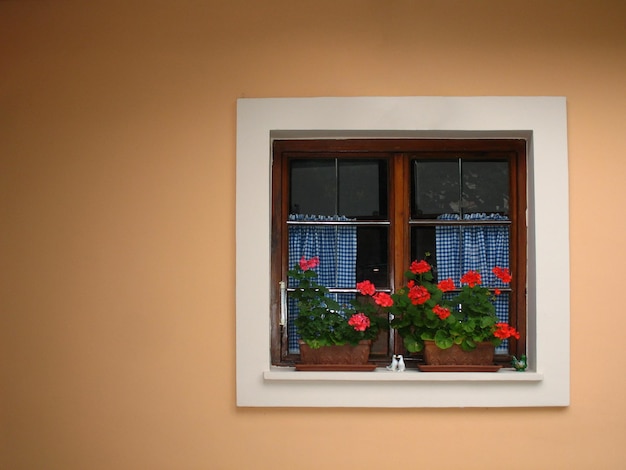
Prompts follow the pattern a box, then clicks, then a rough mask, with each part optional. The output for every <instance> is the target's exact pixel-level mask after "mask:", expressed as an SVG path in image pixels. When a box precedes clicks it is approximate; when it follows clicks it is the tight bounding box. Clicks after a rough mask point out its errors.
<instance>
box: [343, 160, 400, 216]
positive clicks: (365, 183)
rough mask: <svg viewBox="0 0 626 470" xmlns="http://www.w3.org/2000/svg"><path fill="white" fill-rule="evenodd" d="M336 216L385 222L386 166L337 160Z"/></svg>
mask: <svg viewBox="0 0 626 470" xmlns="http://www.w3.org/2000/svg"><path fill="white" fill-rule="evenodd" d="M338 168H339V214H341V215H346V216H348V217H366V218H387V213H388V210H387V162H386V161H385V160H351V159H350V160H339V165H338Z"/></svg>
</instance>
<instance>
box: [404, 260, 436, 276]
mask: <svg viewBox="0 0 626 470" xmlns="http://www.w3.org/2000/svg"><path fill="white" fill-rule="evenodd" d="M409 269H410V270H411V272H412V273H413V274H424V273H427V272H428V271H430V269H431V266H430V264H428V263H427V262H426V261H424V260H422V261H419V262H417V261H413V262H412V263H411V266H410V267H409Z"/></svg>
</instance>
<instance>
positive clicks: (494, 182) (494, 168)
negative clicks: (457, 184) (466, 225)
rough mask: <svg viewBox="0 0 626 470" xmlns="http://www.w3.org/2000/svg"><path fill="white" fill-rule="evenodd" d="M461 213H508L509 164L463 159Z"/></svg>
mask: <svg viewBox="0 0 626 470" xmlns="http://www.w3.org/2000/svg"><path fill="white" fill-rule="evenodd" d="M461 171H462V175H463V176H462V181H463V191H462V198H463V199H462V200H463V207H462V211H463V214H472V213H477V212H485V213H488V214H489V213H499V214H504V215H508V213H509V164H508V162H506V161H488V162H485V161H482V162H481V161H464V162H463V166H462V170H461Z"/></svg>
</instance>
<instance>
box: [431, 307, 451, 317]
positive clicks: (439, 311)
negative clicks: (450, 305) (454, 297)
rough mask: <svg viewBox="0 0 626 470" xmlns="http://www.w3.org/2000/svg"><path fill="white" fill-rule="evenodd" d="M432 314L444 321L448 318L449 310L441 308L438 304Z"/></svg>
mask: <svg viewBox="0 0 626 470" xmlns="http://www.w3.org/2000/svg"><path fill="white" fill-rule="evenodd" d="M433 312H435V315H437V316H438V317H439V318H440V319H441V320H445V319H446V318H448V317H449V316H450V310H449V309H447V308H444V307H441V306H440V305H439V304H437V305H435V306H434V307H433Z"/></svg>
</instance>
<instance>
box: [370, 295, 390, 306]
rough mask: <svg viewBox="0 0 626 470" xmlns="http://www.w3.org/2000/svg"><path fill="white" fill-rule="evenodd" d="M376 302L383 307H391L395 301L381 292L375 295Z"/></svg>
mask: <svg viewBox="0 0 626 470" xmlns="http://www.w3.org/2000/svg"><path fill="white" fill-rule="evenodd" d="M374 301H375V302H376V304H377V305H380V306H381V307H391V306H392V305H393V299H392V298H391V296H390V295H389V294H387V293H386V292H379V293H378V294H375V295H374Z"/></svg>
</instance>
